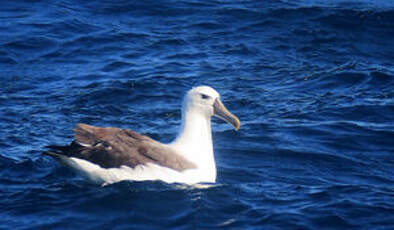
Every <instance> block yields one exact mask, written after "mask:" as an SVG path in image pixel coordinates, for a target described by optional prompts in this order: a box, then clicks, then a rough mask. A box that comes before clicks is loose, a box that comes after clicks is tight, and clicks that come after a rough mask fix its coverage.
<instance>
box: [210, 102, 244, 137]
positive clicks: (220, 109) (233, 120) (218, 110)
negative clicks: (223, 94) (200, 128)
mask: <svg viewBox="0 0 394 230" xmlns="http://www.w3.org/2000/svg"><path fill="white" fill-rule="evenodd" d="M213 112H214V115H215V116H217V117H219V118H220V119H222V120H224V121H226V122H228V123H230V124H232V125H233V126H234V128H235V130H238V129H239V127H240V126H241V123H240V122H239V119H238V117H236V116H235V115H234V114H232V113H230V112H229V111H228V110H227V109H226V107H225V106H224V105H223V103H222V102H221V101H220V99H219V98H216V100H215V103H214V104H213Z"/></svg>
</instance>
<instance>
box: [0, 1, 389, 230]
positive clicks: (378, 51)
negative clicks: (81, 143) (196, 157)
mask: <svg viewBox="0 0 394 230" xmlns="http://www.w3.org/2000/svg"><path fill="white" fill-rule="evenodd" d="M393 63H394V2H393V1H390V0H386V1H384V0H377V1H373V0H370V1H367V0H348V1H346V0H337V1H329V0H294V1H287V0H281V1H279V0H267V1H249V0H246V1H228V0H183V1H174V0H169V1H162V0H155V1H153V0H148V1H126V0H123V1H109V0H101V1H98V0H92V1H83V0H59V1H49V0H24V1H22V0H17V1H2V2H1V3H0V130H1V132H0V229H278V230H279V229H281V230H282V229H319V230H322V229H357V230H363V229H365V230H367V229H368V230H369V229H374V230H382V229H394V66H393ZM202 84H205V85H210V86H212V87H214V88H215V89H216V90H217V91H218V92H220V94H221V97H222V100H223V101H224V104H225V105H226V106H227V107H228V109H229V110H230V111H232V112H233V113H234V114H236V115H238V116H239V118H240V120H241V123H242V126H241V129H240V130H239V131H238V132H235V131H234V130H233V129H232V127H231V126H230V125H228V124H225V123H223V122H221V121H220V120H218V119H213V139H214V149H215V158H216V164H217V168H218V179H217V184H215V185H214V186H210V187H207V188H196V187H192V186H185V185H181V184H165V183H162V182H137V183H136V182H130V181H124V182H120V183H116V184H112V185H109V186H104V187H101V186H97V185H92V184H89V183H88V182H86V181H85V180H84V179H83V178H81V177H80V176H78V175H76V174H74V173H73V172H72V171H70V170H69V169H67V168H65V167H63V166H62V165H60V164H58V163H57V162H55V161H54V160H53V159H51V158H50V157H46V156H43V155H42V154H41V153H42V152H43V151H44V150H45V146H47V145H53V144H61V145H62V144H67V143H69V142H70V141H72V139H73V133H72V128H73V127H74V126H75V124H77V123H78V122H83V123H88V124H91V125H96V126H115V127H121V128H129V129H132V130H135V131H137V132H139V133H143V134H146V135H149V136H150V137H152V138H154V139H156V140H159V141H163V142H169V141H171V140H172V139H173V138H174V137H175V135H176V133H177V130H178V128H179V125H180V116H181V113H180V104H181V100H182V97H183V95H184V93H185V92H186V91H187V90H189V89H190V88H191V87H193V86H197V85H202Z"/></svg>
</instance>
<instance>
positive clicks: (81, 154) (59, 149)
mask: <svg viewBox="0 0 394 230" xmlns="http://www.w3.org/2000/svg"><path fill="white" fill-rule="evenodd" d="M74 138H75V141H73V142H72V143H71V144H70V145H67V146H48V148H49V151H48V152H46V153H45V154H47V155H49V156H52V157H55V158H57V156H58V155H65V156H67V157H75V158H80V159H84V160H87V161H90V162H92V163H94V164H98V165H100V166H101V167H103V168H116V167H121V166H122V165H125V166H129V167H135V166H137V165H140V164H147V163H154V164H158V165H161V166H165V167H168V168H171V169H174V170H177V171H183V170H186V169H192V168H196V165H195V164H194V163H192V162H190V161H188V160H187V159H185V158H184V157H182V156H180V155H179V154H177V153H176V152H175V151H174V150H173V149H171V148H169V147H168V146H167V145H164V144H161V143H160V142H157V141H155V140H153V139H151V138H149V137H147V136H144V135H141V134H138V133H136V132H133V131H131V130H128V129H119V128H100V127H95V126H90V125H86V124H78V125H77V126H76V127H75V128H74Z"/></svg>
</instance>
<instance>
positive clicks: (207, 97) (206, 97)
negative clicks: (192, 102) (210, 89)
mask: <svg viewBox="0 0 394 230" xmlns="http://www.w3.org/2000/svg"><path fill="white" fill-rule="evenodd" d="M201 98H202V99H204V100H206V99H209V98H210V96H208V95H206V94H201Z"/></svg>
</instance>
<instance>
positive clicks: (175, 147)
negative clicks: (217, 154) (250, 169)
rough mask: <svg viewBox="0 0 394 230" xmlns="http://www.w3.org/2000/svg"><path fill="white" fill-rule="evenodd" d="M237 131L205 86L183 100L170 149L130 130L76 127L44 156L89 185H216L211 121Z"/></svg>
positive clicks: (232, 118) (235, 120)
mask: <svg viewBox="0 0 394 230" xmlns="http://www.w3.org/2000/svg"><path fill="white" fill-rule="evenodd" d="M212 116H216V117H218V118H221V119H223V120H224V121H226V122H228V123H230V124H231V125H233V126H234V128H235V130H238V129H239V127H240V121H239V119H238V118H237V117H236V116H235V115H233V114H232V113H230V112H229V111H228V110H227V109H226V107H225V106H224V105H223V103H222V102H221V100H220V95H219V93H218V92H216V90H214V89H213V88H211V87H209V86H199V87H194V88H192V89H191V90H189V91H188V92H187V93H186V95H185V96H184V99H183V103H182V123H181V127H180V130H179V133H178V135H177V136H176V138H175V139H174V141H172V142H171V143H169V144H164V143H160V142H158V141H155V140H153V139H151V138H150V137H148V136H145V135H141V134H138V133H136V132H134V131H132V130H129V129H120V128H112V127H104V128H103V127H95V126H91V125H87V124H77V125H76V127H75V128H74V141H73V142H71V144H69V145H67V146H48V148H49V150H48V151H47V152H44V154H46V155H49V156H51V157H53V158H55V159H56V160H58V161H59V162H61V163H62V164H64V165H66V166H67V167H69V168H71V169H73V170H74V171H76V172H77V173H79V174H81V175H82V176H84V177H86V178H87V179H88V180H90V181H92V182H94V183H97V184H101V185H107V184H111V183H115V182H119V181H123V180H131V181H145V180H161V181H164V182H167V183H185V184H197V183H215V181H216V164H215V158H214V152H213V144H212V133H211V117H212Z"/></svg>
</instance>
